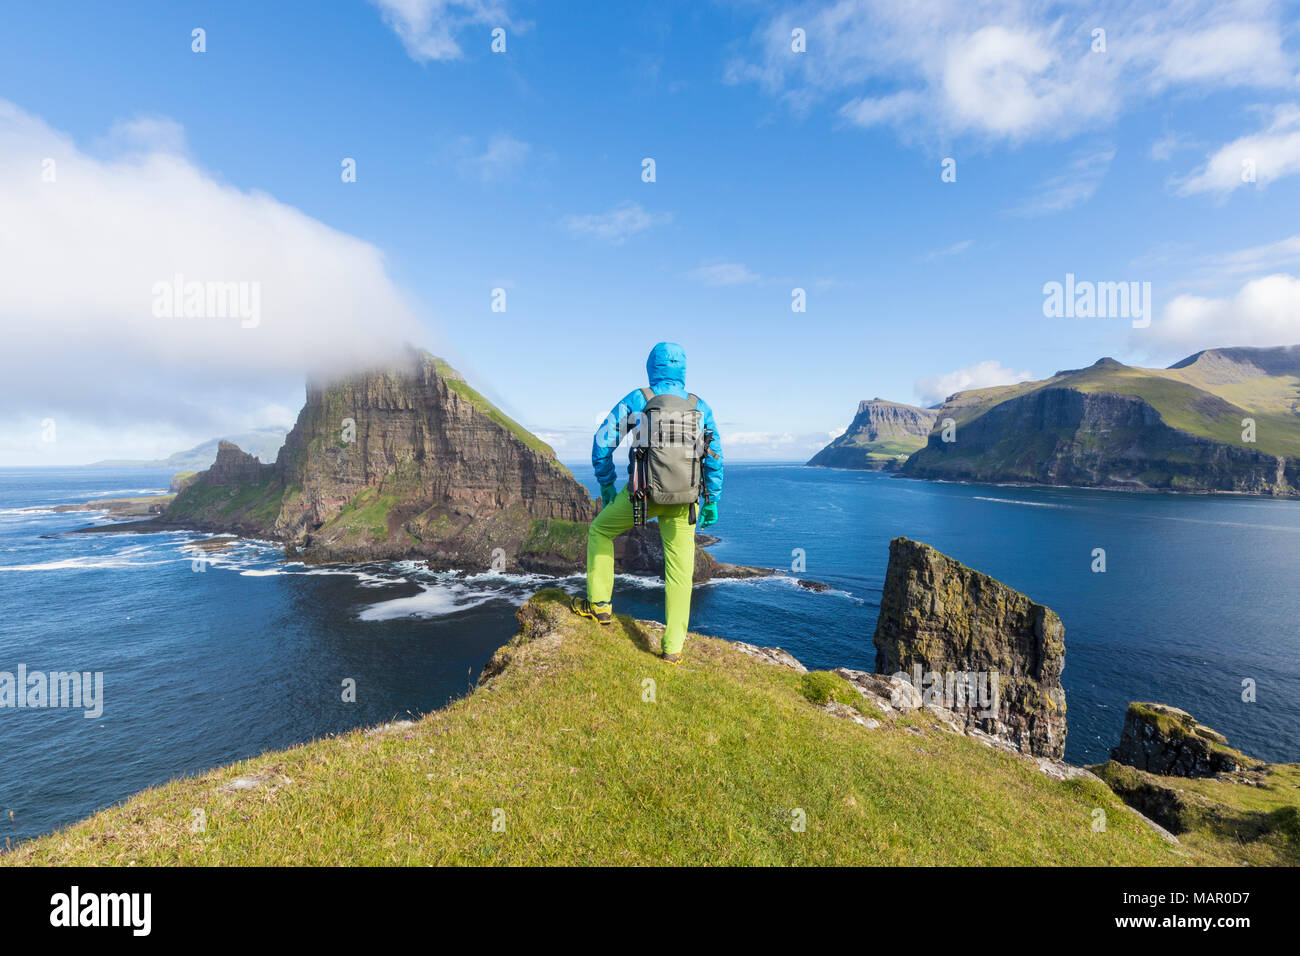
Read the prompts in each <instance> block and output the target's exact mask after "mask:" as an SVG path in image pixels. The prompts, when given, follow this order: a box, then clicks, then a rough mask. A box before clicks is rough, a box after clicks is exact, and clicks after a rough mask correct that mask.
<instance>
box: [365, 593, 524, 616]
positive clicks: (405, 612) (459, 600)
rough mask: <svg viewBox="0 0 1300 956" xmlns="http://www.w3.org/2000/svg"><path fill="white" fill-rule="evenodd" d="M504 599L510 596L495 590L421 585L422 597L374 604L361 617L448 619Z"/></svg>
mask: <svg viewBox="0 0 1300 956" xmlns="http://www.w3.org/2000/svg"><path fill="white" fill-rule="evenodd" d="M502 598H507V596H506V595H504V594H501V593H499V592H494V591H471V590H470V589H469V588H465V587H456V586H455V585H421V586H420V593H419V594H413V595H411V596H410V597H401V598H393V599H392V600H389V601H380V602H379V603H378V604H371V605H370V606H369V607H366V608H364V609H362V611H361V613H360V614H359V615H358V616H359V617H360V618H361V620H363V621H391V620H395V619H398V618H409V617H414V618H430V617H446V616H447V615H449V614H455V613H457V612H459V611H465V610H468V609H469V608H472V607H478V606H479V605H480V604H486V603H487V602H488V601H495V600H500V599H502ZM507 599H508V598H507Z"/></svg>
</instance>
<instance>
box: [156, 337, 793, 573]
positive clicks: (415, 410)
mask: <svg viewBox="0 0 1300 956" xmlns="http://www.w3.org/2000/svg"><path fill="white" fill-rule="evenodd" d="M594 514H595V508H594V505H593V502H592V500H591V498H590V497H589V495H588V494H587V491H586V489H585V488H583V487H582V485H580V484H579V483H578V481H577V480H576V479H575V478H574V477H573V475H572V474H571V473H570V472H569V470H568V469H567V468H566V467H565V466H564V465H562V464H561V463H560V462H559V461H558V460H557V459H556V457H555V452H554V451H552V449H551V448H550V446H549V445H547V444H546V443H545V442H543V441H541V440H540V439H538V438H537V437H536V436H535V435H533V434H532V433H530V432H529V431H527V430H526V429H525V428H523V426H521V425H519V424H518V423H517V422H514V421H512V420H511V419H510V418H509V417H507V416H506V415H505V414H504V413H503V412H502V411H501V410H500V409H498V408H496V407H495V406H494V405H492V403H491V402H489V401H488V400H487V399H486V398H484V397H483V396H482V395H481V394H480V393H479V392H477V391H476V390H475V389H474V388H472V387H471V386H470V385H469V384H468V383H467V382H466V381H465V379H464V378H463V377H462V376H461V375H460V373H459V372H457V371H456V370H455V369H453V368H452V367H451V366H449V365H448V364H447V363H446V362H444V361H442V360H441V359H439V358H436V357H434V356H432V355H430V354H429V353H427V352H424V351H420V350H417V349H407V350H406V352H405V353H404V355H403V356H402V358H401V360H400V361H399V362H397V363H396V364H395V365H393V366H392V367H389V368H381V369H373V370H370V371H367V372H362V373H359V374H356V375H352V376H349V377H346V378H343V379H339V380H336V381H331V382H326V383H310V384H309V385H308V387H307V400H306V404H305V405H304V406H303V409H302V411H301V412H300V413H299V415H298V421H297V423H296V424H295V425H294V427H293V430H292V431H291V432H290V433H289V435H288V437H287V438H286V439H285V442H284V447H282V448H281V449H280V453H279V455H278V457H277V458H276V461H275V463H274V464H263V463H261V462H259V461H258V459H257V458H255V457H253V456H252V455H248V454H246V453H244V452H242V451H241V450H240V449H239V448H237V447H236V446H235V445H232V444H231V443H229V442H224V441H223V442H222V443H221V444H220V446H219V448H218V451H217V460H216V461H215V463H214V464H213V465H212V467H211V468H209V469H208V470H207V471H204V472H201V473H200V474H199V475H197V476H196V477H195V478H194V479H192V480H191V481H190V483H189V484H188V485H186V487H185V488H183V489H182V490H181V492H180V493H179V494H178V495H177V496H176V499H175V501H174V502H173V503H172V505H171V506H170V507H169V508H168V510H167V512H166V514H165V516H164V518H163V521H164V522H165V523H168V524H172V525H183V526H186V527H190V528H196V529H198V530H204V531H217V532H235V533H238V534H243V535H248V536H254V537H264V538H269V539H274V540H278V541H282V542H284V544H285V545H286V547H287V548H289V549H290V550H292V551H296V552H297V553H298V555H299V556H300V557H302V558H303V560H306V561H308V562H312V563H331V562H338V563H356V562H363V561H378V560H394V559H404V558H419V559H422V560H425V561H427V562H429V563H430V564H431V565H433V566H435V567H454V568H461V569H472V568H480V569H481V568H487V567H497V568H499V569H502V570H518V569H523V570H529V571H538V572H542V573H549V574H571V573H573V572H575V571H581V570H583V569H584V568H585V566H586V554H587V522H588V521H590V519H591V518H592V517H593V516H594ZM615 558H616V562H617V566H618V568H619V570H621V571H626V572H632V573H642V574H660V573H662V570H663V552H662V548H660V547H659V541H658V531H657V529H656V528H653V527H650V528H648V529H638V530H636V531H634V532H631V533H629V534H627V535H624V536H622V537H621V538H620V539H619V542H618V545H617V550H616V552H615ZM768 573H771V572H770V571H767V570H764V569H754V568H744V567H737V566H732V565H725V564H720V563H719V562H716V561H714V560H713V559H712V558H711V557H709V555H708V554H707V553H705V552H703V551H697V557H696V580H697V581H700V580H706V579H708V578H710V577H737V576H749V575H750V574H768Z"/></svg>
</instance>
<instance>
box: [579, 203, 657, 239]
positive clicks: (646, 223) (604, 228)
mask: <svg viewBox="0 0 1300 956" xmlns="http://www.w3.org/2000/svg"><path fill="white" fill-rule="evenodd" d="M671 221H672V215H671V214H669V213H651V212H646V211H645V209H643V208H642V207H641V204H640V203H636V202H630V201H629V202H624V203H620V204H619V205H617V206H615V207H614V208H613V209H611V210H609V211H608V212H603V213H587V214H585V215H570V216H565V217H564V219H563V220H561V225H563V226H564V228H566V229H568V230H569V232H571V233H572V234H573V235H575V236H594V237H595V238H597V239H603V240H604V241H605V242H610V243H613V244H614V245H618V244H619V243H622V242H624V241H626V240H627V239H628V237H630V236H634V235H636V234H637V233H638V232H644V231H645V230H646V229H649V228H651V227H652V226H661V225H664V224H666V223H669V222H671Z"/></svg>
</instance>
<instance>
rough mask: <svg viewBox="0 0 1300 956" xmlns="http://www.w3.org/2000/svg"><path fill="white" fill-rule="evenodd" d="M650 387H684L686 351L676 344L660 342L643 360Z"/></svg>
mask: <svg viewBox="0 0 1300 956" xmlns="http://www.w3.org/2000/svg"><path fill="white" fill-rule="evenodd" d="M645 373H646V376H647V377H648V378H649V379H650V387H651V388H654V387H655V386H657V385H667V384H673V385H678V386H681V387H682V388H685V387H686V350H685V349H683V348H682V347H681V346H680V345H678V344H677V343H676V342H660V343H659V344H658V345H656V346H655V347H654V348H652V349H651V350H650V357H649V358H648V359H646V360H645Z"/></svg>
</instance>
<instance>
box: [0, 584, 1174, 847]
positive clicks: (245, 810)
mask: <svg viewBox="0 0 1300 956" xmlns="http://www.w3.org/2000/svg"><path fill="white" fill-rule="evenodd" d="M520 614H521V619H524V620H525V621H526V627H527V629H528V630H527V633H526V634H525V635H523V636H521V637H520V638H517V639H516V641H515V642H514V643H513V644H512V645H510V646H508V647H507V648H504V649H503V650H502V651H501V652H499V655H500V656H501V657H502V659H503V660H508V661H509V664H508V666H506V668H505V670H504V671H503V672H502V673H501V674H500V675H499V676H497V677H496V678H495V679H494V680H492V681H491V682H490V683H489V684H488V685H487V687H485V688H481V689H480V690H478V691H477V692H475V693H473V694H472V695H470V696H467V697H465V698H463V699H461V700H459V701H457V702H455V703H453V704H451V705H450V706H448V707H446V708H445V709H443V710H440V711H437V712H435V713H433V714H430V715H428V716H427V717H425V718H423V719H421V720H419V721H418V722H416V723H415V724H414V725H413V726H411V727H409V728H394V729H390V730H387V731H382V732H377V733H371V734H367V733H365V732H361V731H357V732H353V733H348V734H344V735H342V736H339V737H331V738H327V739H324V740H320V741H315V742H312V743H309V744H305V745H303V746H300V747H295V748H292V749H290V750H285V751H280V752H273V753H267V754H263V755H261V756H259V757H256V758H253V759H251V760H246V761H243V762H241V763H239V764H236V765H234V766H231V767H225V768H221V769H218V770H213V771H210V772H208V773H205V774H201V775H199V776H197V777H192V778H187V779H181V780H176V781H173V782H171V783H168V784H166V785H164V786H160V787H158V788H155V789H152V790H148V791H145V792H144V793H141V794H139V795H137V796H135V797H133V798H131V799H130V800H128V801H126V802H125V803H124V804H122V805H120V806H117V807H113V808H110V809H108V810H105V811H103V812H101V813H98V814H96V815H95V816H93V817H91V818H90V819H88V820H86V821H83V822H81V823H78V824H76V825H73V826H71V827H68V828H66V829H64V830H61V831H59V832H57V833H55V834H53V835H50V836H47V837H43V838H40V839H36V840H32V841H30V842H27V843H25V844H22V845H21V846H19V847H18V848H17V849H16V850H15V851H14V852H12V853H10V854H8V855H6V856H4V857H3V858H0V861H2V862H4V863H8V864H78V865H126V864H131V863H134V864H137V865H148V864H227V865H232V864H263V865H294V864H311V865H331V864H342V865H357V864H363V865H364V864H408V865H420V864H615V865H619V864H661V863H662V864H721V865H727V864H810V865H826V864H845V865H857V864H922V865H924V864H1028V865H1045V864H1046V865H1050V864H1080V865H1090V864H1100V865H1148V864H1153V865H1154V864H1170V863H1175V864H1177V863H1183V862H1188V858H1187V857H1185V856H1183V855H1181V854H1180V852H1179V851H1178V850H1177V848H1175V847H1172V846H1171V845H1169V844H1167V843H1166V842H1164V841H1163V840H1161V839H1160V838H1159V837H1158V836H1157V835H1156V834H1155V833H1154V832H1153V831H1152V830H1151V829H1150V828H1148V827H1147V826H1146V825H1145V824H1143V823H1142V822H1141V821H1140V820H1138V819H1137V818H1136V817H1134V816H1133V815H1132V814H1131V813H1129V812H1128V811H1127V810H1125V809H1124V808H1123V807H1121V806H1120V804H1119V802H1118V800H1117V799H1116V798H1115V796H1114V795H1113V794H1112V793H1111V792H1110V791H1109V790H1108V789H1107V788H1106V787H1105V786H1103V785H1102V784H1101V783H1099V782H1097V781H1095V780H1088V779H1081V780H1075V781H1064V782H1063V781H1057V780H1053V779H1051V778H1049V777H1047V776H1045V775H1044V774H1042V773H1040V772H1039V771H1038V770H1037V769H1036V767H1035V766H1034V764H1033V763H1032V762H1030V761H1026V760H1022V759H1019V758H1016V757H1013V756H1010V755H1007V754H1004V753H1001V752H999V751H996V750H992V749H990V748H988V747H985V746H983V745H981V744H979V743H978V742H976V741H974V740H972V739H970V738H967V737H964V736H959V735H955V734H951V733H948V732H946V731H943V730H941V729H940V728H939V727H938V725H937V724H935V723H934V722H933V721H932V720H930V718H929V717H927V716H915V715H914V716H913V717H911V718H905V719H900V720H898V721H893V722H891V721H885V722H882V724H881V726H880V727H879V728H877V729H874V730H869V729H867V728H865V727H863V726H860V725H858V724H856V723H854V722H852V721H849V720H845V719H842V718H837V717H834V716H831V715H829V714H827V713H825V712H824V711H822V710H821V709H819V708H817V707H815V706H814V705H813V704H811V703H810V702H809V701H808V700H807V699H806V698H805V696H804V694H803V693H802V686H803V684H804V679H803V678H802V677H801V675H799V674H797V673H796V672H794V671H792V670H789V669H785V668H778V667H773V666H771V665H768V664H764V663H760V662H758V661H755V660H753V659H752V658H749V657H747V656H745V655H743V654H741V653H740V652H738V651H737V650H735V648H734V647H733V646H732V645H729V644H727V643H726V642H724V641H721V640H717V639H714V638H707V637H701V636H697V635H692V636H691V638H690V640H689V641H688V642H687V646H686V652H685V657H684V660H683V662H682V664H681V665H680V666H679V667H673V666H671V665H668V664H665V663H664V662H663V661H661V660H660V659H659V658H658V657H657V656H655V655H654V654H652V653H651V652H650V650H648V649H647V643H652V642H653V639H648V638H647V636H646V634H645V633H643V631H642V628H641V627H640V626H639V625H637V624H636V623H635V622H633V621H631V620H629V619H627V618H623V617H619V618H618V619H617V620H616V623H615V624H614V625H611V626H608V627H603V628H602V627H600V626H598V625H596V624H595V623H593V622H588V621H583V620H581V619H579V618H577V617H575V616H574V615H572V614H571V613H570V612H569V611H568V610H567V598H566V596H565V595H563V594H562V593H560V592H558V591H546V592H542V593H541V594H539V595H538V596H536V597H534V599H533V600H532V601H530V602H529V603H528V604H527V605H525V607H524V608H523V609H522V610H521V612H520ZM548 621H549V622H551V623H549V625H548V624H547V623H546V622H548ZM548 629H549V630H548ZM530 638H531V639H530ZM751 639H752V640H756V641H758V642H762V641H763V635H761V634H754V635H751ZM648 682H650V683H648ZM321 693H322V694H334V693H337V689H335V688H328V687H324V686H323V687H322V688H321ZM337 706H340V707H342V706H347V705H345V704H338V705H337ZM252 776H258V778H259V779H262V780H263V781H264V782H263V783H262V784H261V785H260V786H257V787H255V788H254V789H246V790H240V789H235V788H233V787H232V786H231V782H232V781H233V780H235V779H236V778H239V777H252ZM1096 808H1102V809H1104V810H1105V811H1106V815H1107V821H1108V825H1107V827H1106V829H1105V830H1104V832H1094V831H1093V829H1092V822H1093V811H1094V809H1096ZM196 810H201V811H203V814H204V816H205V818H206V830H205V831H204V832H200V833H195V832H191V827H190V824H191V821H192V820H194V819H195V811H196ZM800 820H803V821H805V824H806V825H805V827H804V828H803V829H802V830H800V829H799V828H798V827H797V826H796V824H797V823H798V822H799V821H800ZM494 821H496V822H497V823H498V824H499V828H498V829H496V830H494V827H493V824H494Z"/></svg>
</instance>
